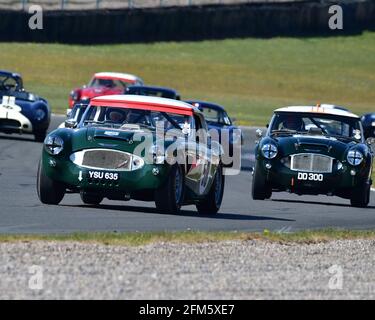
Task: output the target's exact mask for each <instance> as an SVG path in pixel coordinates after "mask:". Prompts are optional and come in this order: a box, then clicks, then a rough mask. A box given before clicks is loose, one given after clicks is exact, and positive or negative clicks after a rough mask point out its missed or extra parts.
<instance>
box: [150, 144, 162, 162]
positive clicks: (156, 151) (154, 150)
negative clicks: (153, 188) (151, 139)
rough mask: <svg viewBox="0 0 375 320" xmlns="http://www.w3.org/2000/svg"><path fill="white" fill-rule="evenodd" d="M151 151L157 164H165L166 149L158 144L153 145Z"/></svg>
mask: <svg viewBox="0 0 375 320" xmlns="http://www.w3.org/2000/svg"><path fill="white" fill-rule="evenodd" d="M150 153H151V154H152V159H153V162H154V163H155V164H163V163H164V160H165V156H164V151H163V150H161V149H160V148H159V146H157V145H153V146H152V147H151V150H150Z"/></svg>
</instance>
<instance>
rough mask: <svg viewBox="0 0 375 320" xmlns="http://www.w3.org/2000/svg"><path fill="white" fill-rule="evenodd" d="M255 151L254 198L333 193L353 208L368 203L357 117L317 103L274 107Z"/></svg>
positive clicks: (367, 170)
mask: <svg viewBox="0 0 375 320" xmlns="http://www.w3.org/2000/svg"><path fill="white" fill-rule="evenodd" d="M258 136H259V137H260V136H261V132H259V131H258ZM255 156H256V163H255V168H254V171H253V186H252V196H253V199H255V200H264V199H267V198H270V197H271V196H272V192H275V191H288V192H291V193H295V194H298V195H303V194H311V195H318V194H325V195H336V196H339V197H342V198H346V199H350V201H351V205H352V206H355V207H366V206H367V205H368V203H369V200H370V187H371V183H372V181H371V171H372V161H373V154H372V151H371V148H370V146H369V145H368V144H367V143H366V142H365V139H364V135H363V131H362V126H361V121H360V119H359V117H358V116H356V115H354V114H352V113H350V112H348V111H345V110H340V109H334V108H324V107H321V106H319V105H318V106H317V107H285V108H281V109H277V110H276V111H275V113H274V116H273V117H272V120H271V123H270V125H269V128H268V131H267V134H266V136H265V137H263V138H262V139H261V140H260V141H259V143H257V145H256V150H255Z"/></svg>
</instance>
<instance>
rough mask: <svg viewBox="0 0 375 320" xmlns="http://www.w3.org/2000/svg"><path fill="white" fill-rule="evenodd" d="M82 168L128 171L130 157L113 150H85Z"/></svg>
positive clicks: (127, 154)
mask: <svg viewBox="0 0 375 320" xmlns="http://www.w3.org/2000/svg"><path fill="white" fill-rule="evenodd" d="M82 166H83V167H90V168H100V169H106V170H129V168H130V166H131V155H130V154H129V153H126V152H121V151H115V150H86V151H85V153H84V155H83V159H82Z"/></svg>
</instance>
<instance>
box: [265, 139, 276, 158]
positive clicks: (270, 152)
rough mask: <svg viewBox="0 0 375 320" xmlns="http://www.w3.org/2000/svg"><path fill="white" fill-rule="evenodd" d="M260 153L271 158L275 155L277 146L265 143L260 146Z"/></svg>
mask: <svg viewBox="0 0 375 320" xmlns="http://www.w3.org/2000/svg"><path fill="white" fill-rule="evenodd" d="M261 150H262V154H263V156H264V157H265V158H266V159H273V158H275V157H276V156H277V153H278V150H277V147H276V146H275V145H274V144H272V143H266V144H265V145H263V147H262V149H261Z"/></svg>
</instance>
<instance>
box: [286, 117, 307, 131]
mask: <svg viewBox="0 0 375 320" xmlns="http://www.w3.org/2000/svg"><path fill="white" fill-rule="evenodd" d="M282 129H288V130H293V131H304V130H305V124H304V122H303V120H302V119H301V117H298V116H294V115H287V116H286V117H285V119H284V121H283V122H282Z"/></svg>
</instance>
